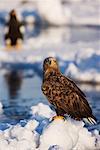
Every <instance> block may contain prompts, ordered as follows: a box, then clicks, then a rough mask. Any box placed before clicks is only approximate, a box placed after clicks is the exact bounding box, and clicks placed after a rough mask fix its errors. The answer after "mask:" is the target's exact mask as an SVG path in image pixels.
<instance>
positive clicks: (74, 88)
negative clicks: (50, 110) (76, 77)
mask: <svg viewBox="0 0 100 150" xmlns="http://www.w3.org/2000/svg"><path fill="white" fill-rule="evenodd" d="M62 77H63V78H64V82H65V84H66V86H68V87H69V88H70V89H72V91H75V92H76V93H77V94H79V95H81V96H83V97H86V95H85V94H84V93H83V92H82V91H81V90H80V88H79V87H78V86H77V85H76V84H75V82H74V81H72V80H71V79H70V78H68V77H65V76H62Z"/></svg>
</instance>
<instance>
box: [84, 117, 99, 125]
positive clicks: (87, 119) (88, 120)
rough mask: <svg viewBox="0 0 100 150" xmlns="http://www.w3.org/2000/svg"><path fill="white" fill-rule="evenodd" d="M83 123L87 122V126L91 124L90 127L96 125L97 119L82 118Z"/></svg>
mask: <svg viewBox="0 0 100 150" xmlns="http://www.w3.org/2000/svg"><path fill="white" fill-rule="evenodd" d="M84 121H85V122H87V123H88V124H92V125H95V124H97V119H96V118H95V117H94V116H92V117H88V118H84Z"/></svg>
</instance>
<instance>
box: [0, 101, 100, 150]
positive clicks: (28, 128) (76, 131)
mask: <svg viewBox="0 0 100 150" xmlns="http://www.w3.org/2000/svg"><path fill="white" fill-rule="evenodd" d="M30 113H31V114H32V117H31V118H30V119H29V120H28V121H25V120H21V121H20V123H18V124H17V125H9V127H8V129H6V130H3V131H2V130H0V150H4V149H5V150H29V149H30V150H69V149H73V150H86V149H94V150H97V149H99V148H100V135H99V131H98V130H94V131H92V132H90V131H88V129H87V128H85V127H84V123H83V122H78V121H74V120H72V119H70V118H69V119H67V120H65V121H64V120H59V119H58V120H54V121H51V118H52V117H53V116H54V115H55V112H53V111H52V110H51V109H50V107H49V106H48V105H44V104H43V103H39V104H38V105H36V106H32V107H31V112H30Z"/></svg>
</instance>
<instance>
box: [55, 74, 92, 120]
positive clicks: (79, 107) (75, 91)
mask: <svg viewBox="0 0 100 150" xmlns="http://www.w3.org/2000/svg"><path fill="white" fill-rule="evenodd" d="M59 84H60V86H61V84H62V85H63V86H62V91H63V92H64V93H66V96H65V94H64V97H63V96H62V97H61V99H62V100H63V101H62V100H60V101H57V104H58V105H59V108H61V109H63V110H64V111H65V112H66V113H68V114H69V115H70V116H71V117H73V118H77V117H79V118H85V117H89V116H90V117H93V115H92V110H91V108H90V106H89V103H88V101H87V100H86V96H85V94H84V93H83V92H82V91H81V90H80V89H79V88H78V86H77V85H76V84H75V83H74V82H73V81H72V80H71V79H69V78H66V77H65V76H61V80H60V83H59ZM59 90H61V89H60V88H59Z"/></svg>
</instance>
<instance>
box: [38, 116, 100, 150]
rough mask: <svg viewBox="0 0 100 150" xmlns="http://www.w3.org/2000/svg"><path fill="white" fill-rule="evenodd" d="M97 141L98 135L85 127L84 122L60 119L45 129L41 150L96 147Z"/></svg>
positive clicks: (41, 140)
mask: <svg viewBox="0 0 100 150" xmlns="http://www.w3.org/2000/svg"><path fill="white" fill-rule="evenodd" d="M95 141H96V137H95V136H93V135H92V133H91V132H89V131H88V130H87V129H86V128H84V123H83V122H76V121H72V120H65V121H64V120H59V119H58V120H54V121H53V122H52V123H51V124H49V125H48V127H47V128H46V129H45V130H44V132H43V134H42V135H41V137H40V148H39V150H47V149H55V150H56V149H57V150H61V149H62V150H69V149H74V150H86V149H96V146H95V144H96V143H95ZM99 142H100V141H99Z"/></svg>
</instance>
